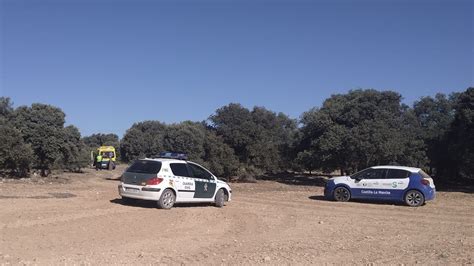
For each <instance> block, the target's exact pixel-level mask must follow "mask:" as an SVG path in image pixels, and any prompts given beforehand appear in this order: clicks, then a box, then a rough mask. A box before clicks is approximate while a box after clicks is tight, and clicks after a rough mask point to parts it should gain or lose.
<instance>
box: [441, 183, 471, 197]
mask: <svg viewBox="0 0 474 266" xmlns="http://www.w3.org/2000/svg"><path fill="white" fill-rule="evenodd" d="M435 185H436V191H441V192H463V193H471V194H472V193H474V181H462V182H436V180H435Z"/></svg>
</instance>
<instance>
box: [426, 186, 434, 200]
mask: <svg viewBox="0 0 474 266" xmlns="http://www.w3.org/2000/svg"><path fill="white" fill-rule="evenodd" d="M424 194H425V200H426V201H428V200H434V199H435V198H436V189H435V188H433V189H429V190H427V191H425V193H424Z"/></svg>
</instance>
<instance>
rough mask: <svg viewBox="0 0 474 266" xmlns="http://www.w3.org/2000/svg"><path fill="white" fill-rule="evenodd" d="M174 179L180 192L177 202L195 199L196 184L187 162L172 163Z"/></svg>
mask: <svg viewBox="0 0 474 266" xmlns="http://www.w3.org/2000/svg"><path fill="white" fill-rule="evenodd" d="M170 168H171V171H172V172H173V175H174V176H175V178H174V179H173V181H174V183H175V186H176V189H177V190H178V196H177V199H176V200H177V201H189V200H190V199H193V198H194V193H195V183H194V178H192V175H191V173H190V172H189V170H188V167H187V165H186V163H185V162H182V163H181V162H176V163H170Z"/></svg>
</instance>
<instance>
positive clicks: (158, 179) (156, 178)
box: [146, 177, 163, 185]
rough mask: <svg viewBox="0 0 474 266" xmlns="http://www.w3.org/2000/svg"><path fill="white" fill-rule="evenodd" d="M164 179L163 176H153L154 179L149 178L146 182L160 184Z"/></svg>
mask: <svg viewBox="0 0 474 266" xmlns="http://www.w3.org/2000/svg"><path fill="white" fill-rule="evenodd" d="M162 181H163V178H159V177H153V178H152V179H148V181H146V184H147V185H158V184H160V183H161V182H162Z"/></svg>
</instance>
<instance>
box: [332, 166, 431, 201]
mask: <svg viewBox="0 0 474 266" xmlns="http://www.w3.org/2000/svg"><path fill="white" fill-rule="evenodd" d="M435 194H436V188H435V185H434V182H433V179H432V178H431V177H430V176H429V175H428V174H426V173H425V172H424V171H423V170H421V169H420V168H414V167H406V166H374V167H370V168H367V169H365V170H362V171H360V172H358V173H355V174H353V175H351V176H339V177H334V178H331V179H329V181H328V182H327V183H326V186H325V188H324V196H325V197H326V198H327V199H331V200H336V201H349V200H350V199H373V200H390V201H400V202H405V203H406V204H407V205H408V206H412V207H418V206H421V205H423V204H424V203H425V202H426V201H429V200H433V199H434V198H435Z"/></svg>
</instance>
